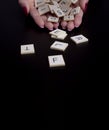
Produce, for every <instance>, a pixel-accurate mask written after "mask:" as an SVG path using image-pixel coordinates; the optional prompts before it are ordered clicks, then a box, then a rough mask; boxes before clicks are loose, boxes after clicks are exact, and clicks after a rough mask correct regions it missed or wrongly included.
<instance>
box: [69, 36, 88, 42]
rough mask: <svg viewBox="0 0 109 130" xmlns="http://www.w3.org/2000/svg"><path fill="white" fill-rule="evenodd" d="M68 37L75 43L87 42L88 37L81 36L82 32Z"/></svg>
mask: <svg viewBox="0 0 109 130" xmlns="http://www.w3.org/2000/svg"><path fill="white" fill-rule="evenodd" d="M70 38H71V40H72V41H74V42H75V43H76V44H80V43H84V42H88V38H86V37H85V36H83V35H82V34H80V35H76V36H72V37H70Z"/></svg>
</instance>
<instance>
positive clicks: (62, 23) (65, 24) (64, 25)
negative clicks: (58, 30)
mask: <svg viewBox="0 0 109 130" xmlns="http://www.w3.org/2000/svg"><path fill="white" fill-rule="evenodd" d="M61 26H62V28H63V29H66V28H67V22H66V21H62V22H61Z"/></svg>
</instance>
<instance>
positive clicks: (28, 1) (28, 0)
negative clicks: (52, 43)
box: [18, 0, 59, 30]
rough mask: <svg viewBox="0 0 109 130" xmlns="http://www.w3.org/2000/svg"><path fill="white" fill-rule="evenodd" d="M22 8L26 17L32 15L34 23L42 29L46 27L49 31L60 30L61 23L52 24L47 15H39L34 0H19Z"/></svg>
mask: <svg viewBox="0 0 109 130" xmlns="http://www.w3.org/2000/svg"><path fill="white" fill-rule="evenodd" d="M18 2H19V4H20V6H21V7H22V9H23V10H24V13H25V14H26V15H28V14H30V15H31V17H32V18H33V20H34V22H35V23H36V24H37V25H38V26H39V27H40V28H44V27H46V28H47V29H49V30H53V28H58V26H59V23H52V22H48V21H47V16H46V15H41V16H40V15H39V12H38V10H37V9H36V8H35V6H34V0H18Z"/></svg>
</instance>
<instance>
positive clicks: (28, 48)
mask: <svg viewBox="0 0 109 130" xmlns="http://www.w3.org/2000/svg"><path fill="white" fill-rule="evenodd" d="M20 53H21V54H22V55H23V54H33V53H35V48H34V45H33V44H27V45H21V48H20Z"/></svg>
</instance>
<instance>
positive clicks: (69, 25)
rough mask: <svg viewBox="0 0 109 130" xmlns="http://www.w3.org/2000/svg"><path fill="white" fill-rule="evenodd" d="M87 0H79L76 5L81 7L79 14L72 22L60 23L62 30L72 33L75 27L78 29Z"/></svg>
mask: <svg viewBox="0 0 109 130" xmlns="http://www.w3.org/2000/svg"><path fill="white" fill-rule="evenodd" d="M88 1H89V0H79V2H78V3H77V5H79V6H80V7H81V9H80V12H79V14H77V15H76V16H75V18H74V21H69V22H66V21H62V22H61V26H62V28H63V29H67V30H68V31H72V30H73V29H74V28H75V27H76V28H77V27H79V26H80V25H81V23H82V18H83V14H84V12H85V11H86V8H87V4H88Z"/></svg>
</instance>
